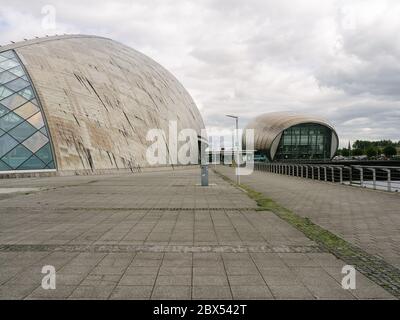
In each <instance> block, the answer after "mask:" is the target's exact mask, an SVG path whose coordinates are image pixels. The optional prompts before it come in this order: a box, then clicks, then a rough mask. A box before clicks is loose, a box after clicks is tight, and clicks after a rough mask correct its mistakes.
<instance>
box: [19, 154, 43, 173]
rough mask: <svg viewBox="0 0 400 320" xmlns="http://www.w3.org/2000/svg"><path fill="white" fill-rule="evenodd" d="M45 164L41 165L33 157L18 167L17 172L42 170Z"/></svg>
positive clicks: (39, 161)
mask: <svg viewBox="0 0 400 320" xmlns="http://www.w3.org/2000/svg"><path fill="white" fill-rule="evenodd" d="M45 167H46V164H45V163H43V162H42V161H41V160H40V159H39V158H38V157H36V156H35V155H33V156H32V157H30V158H29V160H27V161H26V162H24V163H23V164H22V165H21V166H19V167H18V170H33V169H44V168H45Z"/></svg>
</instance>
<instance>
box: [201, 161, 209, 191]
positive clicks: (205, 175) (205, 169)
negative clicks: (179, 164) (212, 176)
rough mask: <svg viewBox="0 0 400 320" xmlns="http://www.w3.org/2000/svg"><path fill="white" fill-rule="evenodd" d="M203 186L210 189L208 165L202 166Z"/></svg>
mask: <svg viewBox="0 0 400 320" xmlns="http://www.w3.org/2000/svg"><path fill="white" fill-rule="evenodd" d="M201 185H202V186H203V187H208V165H201Z"/></svg>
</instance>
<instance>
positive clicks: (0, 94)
mask: <svg viewBox="0 0 400 320" xmlns="http://www.w3.org/2000/svg"><path fill="white" fill-rule="evenodd" d="M11 94H12V91H10V90H8V89H7V88H6V87H0V100H1V99H4V98H7V97H8V96H10V95H11Z"/></svg>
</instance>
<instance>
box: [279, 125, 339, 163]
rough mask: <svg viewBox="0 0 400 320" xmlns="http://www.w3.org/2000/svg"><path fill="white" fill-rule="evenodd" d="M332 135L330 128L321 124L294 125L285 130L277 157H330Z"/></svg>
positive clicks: (289, 158)
mask: <svg viewBox="0 0 400 320" xmlns="http://www.w3.org/2000/svg"><path fill="white" fill-rule="evenodd" d="M331 136H332V133H331V131H330V129H329V128H327V127H325V126H322V125H319V124H311V123H310V124H301V125H297V126H293V127H291V128H289V129H287V130H285V131H284V133H283V136H282V138H281V141H280V142H279V146H278V152H277V153H276V155H275V159H276V160H281V159H284V160H293V159H328V158H329V157H330V141H331ZM289 138H291V140H290V139H289Z"/></svg>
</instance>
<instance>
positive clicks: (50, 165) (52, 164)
mask: <svg viewBox="0 0 400 320" xmlns="http://www.w3.org/2000/svg"><path fill="white" fill-rule="evenodd" d="M46 169H54V161H51V162H50V163H49V164H48V165H47V166H46Z"/></svg>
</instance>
